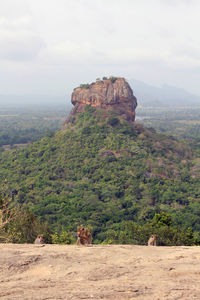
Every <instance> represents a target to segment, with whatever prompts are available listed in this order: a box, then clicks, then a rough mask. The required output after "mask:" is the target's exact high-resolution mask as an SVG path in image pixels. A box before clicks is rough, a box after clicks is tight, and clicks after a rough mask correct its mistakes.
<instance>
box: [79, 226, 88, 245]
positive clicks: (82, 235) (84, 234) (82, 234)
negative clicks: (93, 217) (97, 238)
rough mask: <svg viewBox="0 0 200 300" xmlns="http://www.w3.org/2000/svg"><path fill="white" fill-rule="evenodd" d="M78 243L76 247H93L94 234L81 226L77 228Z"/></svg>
mask: <svg viewBox="0 0 200 300" xmlns="http://www.w3.org/2000/svg"><path fill="white" fill-rule="evenodd" d="M77 236H78V238H77V242H76V245H91V244H92V234H91V233H90V232H89V230H88V229H87V228H86V227H83V226H79V227H78V228H77Z"/></svg>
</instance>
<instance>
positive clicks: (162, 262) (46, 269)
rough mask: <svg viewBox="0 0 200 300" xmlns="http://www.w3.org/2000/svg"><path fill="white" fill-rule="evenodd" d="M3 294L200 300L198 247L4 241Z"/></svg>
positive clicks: (0, 258)
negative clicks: (75, 244) (14, 242)
mask: <svg viewBox="0 0 200 300" xmlns="http://www.w3.org/2000/svg"><path fill="white" fill-rule="evenodd" d="M0 299H12V300H15V299H20V300H23V299H34V300H39V299H40V300H41V299H42V300H44V299H52V300H54V299H66V300H68V299H95V300H97V299H114V300H117V299H124V300H125V299H141V300H151V299H153V300H158V299H160V300H161V299H166V300H176V299H181V300H191V299H197V300H200V247H147V246H134V245H96V246H91V247H86V246H74V245H73V246H71V245H70V246H68V245H63V246H61V245H45V246H44V247H40V246H37V245H30V244H24V245H16V244H0Z"/></svg>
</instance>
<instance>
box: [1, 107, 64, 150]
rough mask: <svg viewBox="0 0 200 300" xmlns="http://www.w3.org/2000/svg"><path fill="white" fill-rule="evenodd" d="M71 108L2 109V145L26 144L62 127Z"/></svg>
mask: <svg viewBox="0 0 200 300" xmlns="http://www.w3.org/2000/svg"><path fill="white" fill-rule="evenodd" d="M68 112H69V108H66V107H65V106H64V107H63V106H62V105H61V106H55V107H51V106H50V107H48V106H45V108H44V107H43V106H41V107H23V106H22V107H21V108H18V109H17V108H16V109H15V108H6V109H2V110H0V128H1V131H0V147H1V146H2V145H11V146H12V145H14V144H25V143H28V142H34V141H36V140H38V139H41V138H42V137H43V136H44V135H45V134H49V135H51V134H53V133H54V132H55V131H57V130H59V129H61V127H62V124H63V122H64V119H65V118H66V117H67V114H68Z"/></svg>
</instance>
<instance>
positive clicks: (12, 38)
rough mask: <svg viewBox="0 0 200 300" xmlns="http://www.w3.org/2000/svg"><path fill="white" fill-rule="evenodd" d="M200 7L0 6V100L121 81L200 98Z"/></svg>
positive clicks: (134, 2)
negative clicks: (166, 86)
mask: <svg viewBox="0 0 200 300" xmlns="http://www.w3.org/2000/svg"><path fill="white" fill-rule="evenodd" d="M199 12H200V1H199V0H0V94H16V95H23V94H33V95H37V94H41V95H53V96H56V95H65V94H68V93H70V92H71V91H72V90H73V88H74V87H77V86H79V85H80V83H87V82H92V81H95V79H96V78H97V77H103V76H110V75H114V76H120V77H125V78H126V79H137V80H141V81H144V82H146V83H148V84H151V85H155V86H162V85H163V84H169V85H173V86H176V87H179V88H185V89H186V90H188V91H189V92H190V93H193V94H196V95H199V96H200V84H199V81H200V34H199V30H200V29H199V28H200V17H199Z"/></svg>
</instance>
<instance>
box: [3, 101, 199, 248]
mask: <svg viewBox="0 0 200 300" xmlns="http://www.w3.org/2000/svg"><path fill="white" fill-rule="evenodd" d="M52 135H53V136H47V135H46V136H45V137H43V138H42V139H41V140H39V141H37V142H35V143H33V144H32V145H28V146H27V147H26V148H24V149H22V150H17V149H14V150H10V151H5V152H3V153H1V156H0V179H1V182H3V181H4V182H5V180H6V186H7V190H6V192H7V194H8V195H12V199H13V200H12V201H13V203H17V204H18V205H20V206H25V207H27V208H28V209H29V210H30V211H31V212H32V213H34V214H35V215H36V216H38V217H40V222H42V223H43V222H47V223H48V225H49V227H50V228H51V230H52V231H53V232H58V234H63V232H64V231H66V232H71V233H72V235H73V233H74V232H75V231H76V227H77V225H79V224H84V225H87V226H89V227H90V228H91V230H92V233H93V236H94V242H96V243H100V242H107V243H112V242H115V243H118V242H120V243H129V242H130V243H140V244H145V243H146V241H147V239H148V235H149V234H151V233H152V232H154V233H157V234H158V235H159V237H160V244H168V245H170V244H177V245H178V244H198V243H199V242H200V237H199V233H200V176H199V170H200V160H199V158H198V152H199V149H198V145H197V144H196V146H192V147H191V145H190V143H189V142H187V140H185V141H184V142H183V141H179V140H178V139H177V138H176V137H174V136H169V135H164V134H162V133H159V132H158V133H157V132H156V131H155V129H153V128H149V129H148V128H144V127H143V126H142V125H141V124H139V123H137V122H135V123H134V124H133V125H131V124H130V123H127V122H126V121H124V120H123V119H122V118H121V117H120V116H118V115H114V114H112V113H108V114H105V113H103V112H102V111H101V110H95V109H93V108H91V107H87V108H86V111H85V113H82V114H79V115H78V116H77V117H76V119H75V121H74V123H73V124H71V125H70V124H69V125H68V127H67V128H66V129H65V130H62V131H58V132H56V133H54V134H52ZM54 238H55V236H54Z"/></svg>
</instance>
